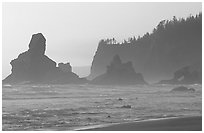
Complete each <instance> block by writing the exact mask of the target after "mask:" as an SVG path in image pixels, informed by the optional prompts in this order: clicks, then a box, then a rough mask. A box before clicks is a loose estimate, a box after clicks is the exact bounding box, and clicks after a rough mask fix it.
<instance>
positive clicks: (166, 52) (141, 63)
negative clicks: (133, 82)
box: [88, 14, 202, 82]
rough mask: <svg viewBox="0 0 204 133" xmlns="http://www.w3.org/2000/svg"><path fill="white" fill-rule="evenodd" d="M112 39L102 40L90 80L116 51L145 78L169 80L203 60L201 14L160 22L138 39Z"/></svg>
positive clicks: (149, 79)
mask: <svg viewBox="0 0 204 133" xmlns="http://www.w3.org/2000/svg"><path fill="white" fill-rule="evenodd" d="M113 40H114V39H112V40H111V41H110V40H109V39H107V40H102V41H100V42H99V45H98V48H97V51H96V53H95V56H94V58H93V61H92V66H91V74H90V75H89V77H88V78H89V79H93V78H95V77H96V76H98V75H100V74H102V73H104V72H105V71H106V66H107V65H108V64H109V63H110V61H111V59H112V58H113V56H114V55H115V54H118V55H119V56H120V57H121V60H122V61H131V62H132V63H133V67H134V69H135V71H136V72H140V73H142V74H143V76H144V79H145V80H146V81H150V82H158V81H160V80H162V79H168V78H169V79H170V78H171V77H173V74H174V72H175V71H177V70H178V69H180V68H182V67H185V66H189V65H193V64H201V62H202V14H199V15H196V17H194V16H191V17H189V18H187V19H180V20H177V19H176V18H174V19H173V20H171V21H161V22H160V23H159V24H158V26H157V27H156V28H155V29H154V30H153V32H152V33H151V34H149V33H146V34H145V35H144V36H143V37H138V39H135V38H130V39H129V40H128V41H125V42H123V43H120V44H119V43H115V42H114V41H113Z"/></svg>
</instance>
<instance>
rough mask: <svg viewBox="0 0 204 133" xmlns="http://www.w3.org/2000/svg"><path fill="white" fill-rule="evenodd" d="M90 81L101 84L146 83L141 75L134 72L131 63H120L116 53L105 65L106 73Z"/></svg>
mask: <svg viewBox="0 0 204 133" xmlns="http://www.w3.org/2000/svg"><path fill="white" fill-rule="evenodd" d="M91 83H92V84H102V85H132V84H146V82H145V81H144V79H143V77H142V75H141V74H140V73H135V70H134V68H133V66H132V63H131V62H127V63H122V61H121V59H120V57H119V56H118V55H115V56H114V57H113V60H112V62H111V63H110V65H109V66H107V70H106V73H105V74H102V75H100V76H98V77H96V78H95V79H93V80H92V81H91Z"/></svg>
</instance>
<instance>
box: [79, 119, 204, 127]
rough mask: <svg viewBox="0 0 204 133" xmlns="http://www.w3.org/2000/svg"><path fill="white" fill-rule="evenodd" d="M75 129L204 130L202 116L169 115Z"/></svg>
mask: <svg viewBox="0 0 204 133" xmlns="http://www.w3.org/2000/svg"><path fill="white" fill-rule="evenodd" d="M75 131H202V116H187V117H168V118H158V119H157V118H156V119H147V120H140V121H133V122H126V123H113V124H104V125H94V126H88V127H82V128H80V129H76V130H75Z"/></svg>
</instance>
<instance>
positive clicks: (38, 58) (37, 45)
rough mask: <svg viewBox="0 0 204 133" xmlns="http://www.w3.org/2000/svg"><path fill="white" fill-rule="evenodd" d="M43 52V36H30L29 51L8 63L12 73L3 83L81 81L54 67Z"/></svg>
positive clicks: (53, 63)
mask: <svg viewBox="0 0 204 133" xmlns="http://www.w3.org/2000/svg"><path fill="white" fill-rule="evenodd" d="M45 50H46V39H45V37H44V36H43V34H42V33H37V34H34V35H32V38H31V41H30V43H29V49H28V50H27V51H26V52H23V53H21V54H20V55H19V56H18V58H17V59H14V60H12V61H11V62H10V64H11V66H12V70H11V71H12V73H11V74H10V75H9V76H8V77H6V78H5V79H4V80H3V83H9V84H16V83H80V81H81V79H80V78H79V77H78V76H77V75H76V74H74V73H73V72H71V71H68V72H64V71H62V70H61V69H59V68H58V67H56V62H55V61H53V60H51V59H50V58H49V57H47V56H46V55H45ZM83 81H84V80H83Z"/></svg>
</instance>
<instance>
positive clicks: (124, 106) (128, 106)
mask: <svg viewBox="0 0 204 133" xmlns="http://www.w3.org/2000/svg"><path fill="white" fill-rule="evenodd" d="M131 107H132V106H131V105H123V106H122V107H121V108H131Z"/></svg>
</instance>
